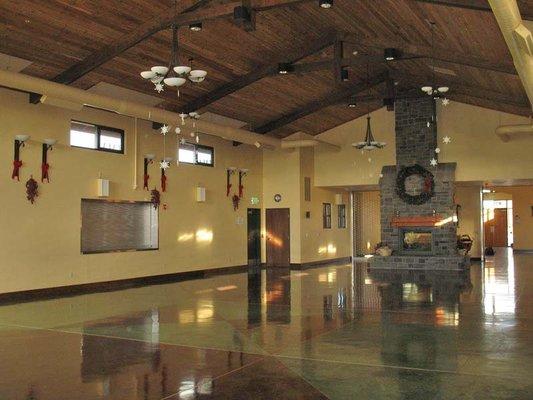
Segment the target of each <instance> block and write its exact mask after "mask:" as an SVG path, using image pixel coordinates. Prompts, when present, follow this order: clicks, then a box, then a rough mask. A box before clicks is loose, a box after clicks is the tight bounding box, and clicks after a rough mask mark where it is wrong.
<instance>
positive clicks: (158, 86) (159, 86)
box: [154, 83, 165, 93]
mask: <svg viewBox="0 0 533 400" xmlns="http://www.w3.org/2000/svg"><path fill="white" fill-rule="evenodd" d="M154 90H155V91H156V92H157V93H161V92H163V91H165V88H164V87H163V84H162V83H156V84H155V88H154Z"/></svg>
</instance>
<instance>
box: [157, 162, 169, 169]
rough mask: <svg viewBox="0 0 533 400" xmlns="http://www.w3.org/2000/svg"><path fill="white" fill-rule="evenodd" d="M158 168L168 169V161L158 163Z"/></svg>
mask: <svg viewBox="0 0 533 400" xmlns="http://www.w3.org/2000/svg"><path fill="white" fill-rule="evenodd" d="M159 167H160V168H161V169H169V168H170V163H169V162H168V161H165V160H163V161H161V162H160V163H159Z"/></svg>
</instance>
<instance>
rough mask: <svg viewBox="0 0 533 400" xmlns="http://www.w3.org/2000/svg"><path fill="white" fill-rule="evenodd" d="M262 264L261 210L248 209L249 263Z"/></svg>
mask: <svg viewBox="0 0 533 400" xmlns="http://www.w3.org/2000/svg"><path fill="white" fill-rule="evenodd" d="M259 264H261V210H260V209H259V208H249V209H248V265H259Z"/></svg>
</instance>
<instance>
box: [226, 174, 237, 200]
mask: <svg viewBox="0 0 533 400" xmlns="http://www.w3.org/2000/svg"><path fill="white" fill-rule="evenodd" d="M236 170H237V168H234V167H229V168H226V197H229V194H230V192H231V188H232V186H233V185H232V184H231V176H232V175H233V174H235V171H236Z"/></svg>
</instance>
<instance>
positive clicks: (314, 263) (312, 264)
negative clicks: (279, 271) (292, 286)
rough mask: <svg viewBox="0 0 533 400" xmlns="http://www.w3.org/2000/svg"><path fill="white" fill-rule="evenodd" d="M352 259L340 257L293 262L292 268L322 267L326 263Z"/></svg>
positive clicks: (344, 261) (342, 262)
mask: <svg viewBox="0 0 533 400" xmlns="http://www.w3.org/2000/svg"><path fill="white" fill-rule="evenodd" d="M351 261H352V258H351V257H340V258H330V259H328V260H317V261H311V262H307V263H300V264H297V263H291V269H294V270H303V269H309V268H315V267H320V266H322V265H325V264H346V263H349V262H351Z"/></svg>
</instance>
